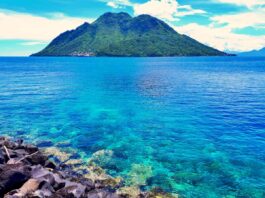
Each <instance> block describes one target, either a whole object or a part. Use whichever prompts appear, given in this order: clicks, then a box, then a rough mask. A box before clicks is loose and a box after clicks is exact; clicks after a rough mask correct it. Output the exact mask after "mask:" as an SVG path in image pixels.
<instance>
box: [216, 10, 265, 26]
mask: <svg viewBox="0 0 265 198" xmlns="http://www.w3.org/2000/svg"><path fill="white" fill-rule="evenodd" d="M211 20H212V21H213V22H214V23H215V24H226V25H227V27H229V28H231V29H236V28H238V29H241V28H245V27H255V28H259V27H265V9H256V10H255V11H254V10H253V11H252V10H251V11H248V12H244V13H238V14H231V15H219V16H214V17H212V18H211Z"/></svg>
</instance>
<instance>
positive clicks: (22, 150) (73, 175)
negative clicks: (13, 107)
mask: <svg viewBox="0 0 265 198" xmlns="http://www.w3.org/2000/svg"><path fill="white" fill-rule="evenodd" d="M51 152H52V153H54V155H56V153H58V154H59V157H58V158H61V159H63V160H64V161H65V160H66V159H67V158H66V156H65V154H64V153H63V152H58V151H57V152H56V148H50V149H47V151H46V152H43V151H42V150H39V149H38V148H37V147H36V146H34V145H27V144H23V141H22V140H17V141H10V140H9V139H7V138H5V137H0V198H2V197H4V198H46V197H52V198H122V197H124V198H127V197H128V198H130V197H131V198H141V197H143V198H149V197H150V198H151V197H154V198H155V197H168V198H171V197H173V196H171V195H169V194H165V193H164V192H162V191H159V190H154V191H152V192H141V191H140V190H139V188H137V187H126V186H124V185H123V182H122V179H121V178H113V177H111V176H109V175H107V174H106V173H105V171H104V170H103V169H101V168H100V167H97V166H96V165H93V163H91V164H89V165H88V166H87V167H86V171H87V173H86V174H78V173H77V172H78V168H76V164H81V163H80V161H79V160H66V161H67V162H61V163H59V165H56V164H55V163H53V162H52V161H51V160H50V158H49V155H51ZM60 155H61V156H60Z"/></svg>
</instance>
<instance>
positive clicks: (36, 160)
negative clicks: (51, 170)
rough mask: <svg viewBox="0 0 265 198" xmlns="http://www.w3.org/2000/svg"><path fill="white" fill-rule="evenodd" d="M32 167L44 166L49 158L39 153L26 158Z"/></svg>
mask: <svg viewBox="0 0 265 198" xmlns="http://www.w3.org/2000/svg"><path fill="white" fill-rule="evenodd" d="M26 159H27V160H28V161H29V162H30V163H31V164H32V165H38V164H40V165H42V166H44V165H45V163H46V161H47V160H48V157H47V156H45V155H43V154H42V153H41V152H37V153H35V154H33V155H31V156H29V157H27V158H26Z"/></svg>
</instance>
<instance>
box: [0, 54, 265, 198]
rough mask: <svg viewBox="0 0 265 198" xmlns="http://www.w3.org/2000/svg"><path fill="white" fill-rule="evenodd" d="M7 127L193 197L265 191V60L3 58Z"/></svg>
mask: <svg viewBox="0 0 265 198" xmlns="http://www.w3.org/2000/svg"><path fill="white" fill-rule="evenodd" d="M0 131H1V134H6V135H9V136H12V137H22V138H25V139H27V140H28V141H32V140H33V141H34V142H35V143H39V144H40V145H43V144H44V143H45V142H44V143H42V142H43V141H44V140H45V141H46V144H47V141H50V143H49V144H52V145H55V146H57V147H60V148H61V149H65V150H67V151H69V152H72V153H75V155H74V156H75V157H80V158H82V159H84V160H86V159H88V158H89V157H91V155H92V153H94V152H96V151H98V150H103V149H104V150H111V151H112V152H113V155H112V156H111V158H110V157H109V156H108V158H107V159H106V160H103V161H102V163H101V164H100V165H102V166H103V167H104V168H106V169H107V170H108V172H109V173H110V174H112V175H114V176H117V175H120V176H123V177H124V178H125V179H126V182H127V183H128V184H130V185H134V184H140V185H142V187H143V188H146V189H148V188H151V187H154V186H159V187H162V188H163V189H164V190H166V191H168V192H173V193H178V194H180V195H182V196H183V197H203V198H207V197H211V198H214V197H216V198H219V197H225V198H233V197H240V198H244V197H251V198H252V197H253V198H262V197H265V58H239V57H219V58H204V57H200V58H0Z"/></svg>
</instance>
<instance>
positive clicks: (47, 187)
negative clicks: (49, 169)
mask: <svg viewBox="0 0 265 198" xmlns="http://www.w3.org/2000/svg"><path fill="white" fill-rule="evenodd" d="M39 191H40V192H39V194H40V195H43V196H44V197H50V196H52V195H53V194H54V193H55V190H54V188H53V187H52V185H51V184H50V183H48V182H46V181H42V182H41V183H40V187H39Z"/></svg>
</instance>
